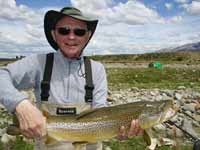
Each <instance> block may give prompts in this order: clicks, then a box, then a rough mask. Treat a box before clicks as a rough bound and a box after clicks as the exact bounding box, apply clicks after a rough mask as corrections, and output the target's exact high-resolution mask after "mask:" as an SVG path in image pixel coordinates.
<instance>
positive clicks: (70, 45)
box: [65, 43, 78, 47]
mask: <svg viewBox="0 0 200 150" xmlns="http://www.w3.org/2000/svg"><path fill="white" fill-rule="evenodd" d="M65 45H66V46H69V47H74V46H77V45H78V44H68V43H65Z"/></svg>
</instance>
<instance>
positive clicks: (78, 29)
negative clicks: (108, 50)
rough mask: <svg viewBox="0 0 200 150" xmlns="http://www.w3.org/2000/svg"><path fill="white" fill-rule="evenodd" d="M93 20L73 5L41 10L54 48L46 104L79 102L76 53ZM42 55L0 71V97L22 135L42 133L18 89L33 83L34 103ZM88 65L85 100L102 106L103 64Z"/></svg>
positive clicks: (81, 84)
mask: <svg viewBox="0 0 200 150" xmlns="http://www.w3.org/2000/svg"><path fill="white" fill-rule="evenodd" d="M97 23H98V20H92V19H90V18H88V17H85V16H84V15H83V14H82V13H81V12H80V11H79V10H78V9H76V8H73V7H65V8H63V9H62V10H61V11H59V12H58V11H54V10H50V11H48V12H47V13H46V15H45V18H44V31H45V35H46V38H47V40H48V42H49V44H50V45H51V46H52V47H53V48H54V49H55V50H56V51H57V52H56V53H54V62H53V70H52V75H51V81H50V90H49V95H50V96H49V98H48V102H49V103H58V104H65V105H68V104H69V105H71V104H73V105H76V104H83V103H85V82H86V81H85V65H84V60H83V56H82V52H83V49H84V48H85V47H86V45H87V44H88V42H89V40H90V39H91V38H92V35H93V34H94V32H95V29H96V26H97ZM45 60H46V54H42V55H33V56H30V57H26V58H24V59H22V60H20V61H17V62H15V63H12V64H9V65H8V66H7V67H5V68H3V69H1V70H0V84H1V87H0V102H1V103H2V104H3V105H4V106H5V107H6V108H7V109H8V110H9V111H10V112H12V113H15V114H16V116H17V118H18V120H19V123H20V129H21V130H22V132H23V135H25V136H26V137H28V138H41V137H43V136H44V135H45V134H46V129H45V118H44V117H43V115H42V113H41V111H40V110H39V109H38V108H37V107H36V106H34V105H33V104H32V103H31V102H30V100H29V97H28V96H27V95H24V94H22V93H20V92H19V90H21V89H28V88H33V89H34V93H35V96H36V99H37V104H38V106H39V105H40V103H41V97H40V94H41V82H42V80H43V76H44V70H45ZM91 68H92V77H93V84H94V90H93V99H92V102H91V103H90V104H89V105H90V106H91V107H92V108H96V107H103V106H106V98H107V80H106V73H105V69H104V67H103V65H102V64H100V63H99V62H96V61H91ZM87 105H88V104H87ZM77 109H79V108H77ZM53 113H55V112H53ZM137 134H141V130H139V126H138V123H137V121H133V122H132V128H131V129H130V132H129V135H128V136H132V135H137ZM126 136H127V135H126V134H125V133H124V131H123V127H122V129H121V130H120V134H119V138H120V139H123V138H124V137H126ZM65 148H66V150H69V149H72V146H71V148H70V147H69V146H65ZM88 148H89V147H88ZM38 149H39V148H38ZM40 149H41V148H40ZM54 149H57V150H58V149H59V148H58V147H56V148H54ZM60 149H62V150H64V149H63V148H60ZM92 149H94V148H92Z"/></svg>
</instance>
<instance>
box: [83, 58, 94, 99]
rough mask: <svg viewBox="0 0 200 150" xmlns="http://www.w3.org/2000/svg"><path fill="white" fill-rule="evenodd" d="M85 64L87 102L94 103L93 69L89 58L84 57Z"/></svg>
mask: <svg viewBox="0 0 200 150" xmlns="http://www.w3.org/2000/svg"><path fill="white" fill-rule="evenodd" d="M84 64H85V81H86V85H85V101H86V102H92V100H93V90H94V84H93V80H92V67H91V61H90V59H89V58H88V57H84Z"/></svg>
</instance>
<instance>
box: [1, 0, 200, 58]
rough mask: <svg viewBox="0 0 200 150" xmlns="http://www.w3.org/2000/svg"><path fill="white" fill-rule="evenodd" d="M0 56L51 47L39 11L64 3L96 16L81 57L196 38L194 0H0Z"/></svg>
mask: <svg viewBox="0 0 200 150" xmlns="http://www.w3.org/2000/svg"><path fill="white" fill-rule="evenodd" d="M0 6H1V9H0V57H15V56H20V55H23V56H27V55H31V54H35V53H47V52H52V51H54V50H53V48H51V47H50V46H49V44H48V42H47V40H46V38H45V35H44V29H43V19H44V15H45V13H46V12H47V11H48V10H58V11H59V10H60V9H61V8H62V7H64V6H73V7H76V8H78V9H80V10H81V11H82V12H83V13H84V14H85V15H88V16H90V17H92V18H94V19H98V20H99V24H98V26H97V30H96V32H95V34H94V36H93V38H92V40H91V41H90V43H89V44H88V46H87V47H86V48H85V50H84V54H85V55H109V54H141V53H149V52H155V51H157V50H160V49H163V48H172V47H177V46H181V45H184V44H188V43H194V42H199V41H200V0H0Z"/></svg>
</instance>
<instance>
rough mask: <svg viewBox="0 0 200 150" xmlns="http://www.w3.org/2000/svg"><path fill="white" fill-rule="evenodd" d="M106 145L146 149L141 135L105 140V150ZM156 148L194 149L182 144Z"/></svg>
mask: <svg viewBox="0 0 200 150" xmlns="http://www.w3.org/2000/svg"><path fill="white" fill-rule="evenodd" d="M106 146H108V147H110V148H111V149H112V150H145V148H146V146H147V145H146V143H145V142H144V140H143V138H142V137H141V136H138V137H134V138H131V139H128V140H125V141H121V142H119V141H117V140H110V141H109V142H104V150H105V148H106ZM156 150H192V145H184V144H181V145H179V146H176V147H175V146H160V147H157V148H156Z"/></svg>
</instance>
